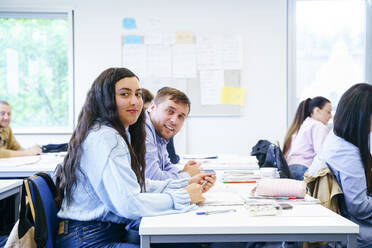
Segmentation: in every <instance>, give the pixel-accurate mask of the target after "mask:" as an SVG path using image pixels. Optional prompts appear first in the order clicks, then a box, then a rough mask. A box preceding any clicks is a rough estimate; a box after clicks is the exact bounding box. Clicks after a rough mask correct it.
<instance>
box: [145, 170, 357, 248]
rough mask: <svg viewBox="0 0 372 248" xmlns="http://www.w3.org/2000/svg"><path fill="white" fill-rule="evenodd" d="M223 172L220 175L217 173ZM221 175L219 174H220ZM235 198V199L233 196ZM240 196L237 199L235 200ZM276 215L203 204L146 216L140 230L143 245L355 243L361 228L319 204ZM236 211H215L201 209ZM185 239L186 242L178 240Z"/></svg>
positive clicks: (245, 189)
mask: <svg viewBox="0 0 372 248" xmlns="http://www.w3.org/2000/svg"><path fill="white" fill-rule="evenodd" d="M217 174H220V173H217ZM217 177H218V175H217ZM217 181H218V182H216V185H215V187H213V188H212V189H211V190H210V191H209V192H207V193H206V194H205V197H206V198H207V200H208V194H210V196H211V195H212V194H215V193H223V194H225V195H226V194H231V196H237V197H236V198H239V196H240V195H242V194H243V195H244V194H248V193H249V192H250V190H251V189H252V187H253V186H254V185H253V184H244V183H241V184H222V183H221V181H219V180H217ZM233 198H234V197H232V198H231V199H230V200H234V199H233ZM235 200H236V199H235ZM292 205H293V209H291V210H282V211H281V213H280V214H279V215H276V216H259V217H257V216H256V217H255V216H250V214H249V211H248V210H247V209H246V208H245V207H244V206H243V205H234V206H200V207H198V209H196V210H193V211H190V212H187V213H182V214H174V215H164V216H155V217H144V218H142V221H141V225H140V228H139V233H140V235H141V247H146V248H147V247H149V243H152V242H154V243H164V242H247V241H285V240H287V241H305V240H306V241H335V240H343V241H348V247H355V246H356V235H357V234H358V233H359V226H358V225H356V224H354V223H353V222H351V221H349V220H348V219H346V218H343V217H342V216H340V215H338V214H336V213H334V212H332V211H331V210H329V209H327V208H325V207H323V206H321V205H319V204H306V205H305V204H304V205H302V204H300V205H298V204H292ZM220 209H221V210H222V209H235V210H236V212H228V213H221V214H212V215H197V214H196V212H201V211H213V210H220ZM178 240H183V241H178Z"/></svg>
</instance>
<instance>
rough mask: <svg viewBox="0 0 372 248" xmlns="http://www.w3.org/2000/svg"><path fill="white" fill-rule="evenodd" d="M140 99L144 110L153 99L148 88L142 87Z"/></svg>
mask: <svg viewBox="0 0 372 248" xmlns="http://www.w3.org/2000/svg"><path fill="white" fill-rule="evenodd" d="M142 99H143V108H144V109H145V110H146V109H147V108H148V107H149V105H150V103H151V102H152V100H153V99H154V95H153V94H152V93H151V92H150V91H149V90H148V89H145V88H142Z"/></svg>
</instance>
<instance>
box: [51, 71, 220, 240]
mask: <svg viewBox="0 0 372 248" xmlns="http://www.w3.org/2000/svg"><path fill="white" fill-rule="evenodd" d="M144 122H145V115H144V111H143V101H142V92H141V88H140V87H139V82H138V78H137V76H136V75H135V74H134V73H132V72H131V71H129V70H128V69H125V68H110V69H107V70H105V71H104V72H102V73H101V74H100V75H99V76H98V78H97V79H96V80H95V81H94V83H93V85H92V87H91V89H90V90H89V92H88V95H87V99H86V101H85V104H84V106H83V109H82V111H81V113H80V114H79V120H78V124H77V127H76V129H75V130H74V132H73V134H72V137H71V140H70V142H69V146H68V152H67V155H66V157H65V159H64V161H63V163H62V166H60V167H59V168H58V170H57V174H56V186H57V202H60V203H62V205H61V209H60V211H59V212H58V217H60V218H61V221H62V222H63V225H64V229H63V231H61V232H60V233H59V235H58V236H57V242H56V243H57V247H78V246H79V247H114V246H115V247H139V246H138V245H134V244H128V242H127V240H126V237H125V234H126V229H125V226H127V225H128V224H130V223H132V222H133V220H137V221H135V222H137V223H138V224H139V220H140V219H139V218H140V217H142V216H154V215H162V214H171V213H181V212H186V211H189V210H191V209H193V208H194V205H192V204H193V203H198V202H201V201H203V200H204V198H203V196H202V193H203V192H205V191H207V190H208V189H209V188H210V187H212V186H213V184H214V182H215V177H212V176H211V174H203V175H201V174H200V175H198V176H196V177H193V178H191V179H189V178H187V179H182V180H165V181H151V180H148V179H147V180H145V174H144V173H145V167H146V164H145V135H146V133H145V130H144V125H145V123H144ZM205 181H207V184H206V187H204V186H203V187H202V186H201V184H203V182H205ZM60 226H61V225H60ZM137 226H138V225H137ZM137 236H138V233H137ZM155 247H156V246H155ZM161 247H167V245H161ZM169 247H176V246H172V245H171V244H170V245H169Z"/></svg>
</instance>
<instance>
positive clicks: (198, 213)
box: [196, 209, 236, 215]
mask: <svg viewBox="0 0 372 248" xmlns="http://www.w3.org/2000/svg"><path fill="white" fill-rule="evenodd" d="M229 212H236V209H223V210H214V211H205V212H196V214H197V215H210V214H222V213H229Z"/></svg>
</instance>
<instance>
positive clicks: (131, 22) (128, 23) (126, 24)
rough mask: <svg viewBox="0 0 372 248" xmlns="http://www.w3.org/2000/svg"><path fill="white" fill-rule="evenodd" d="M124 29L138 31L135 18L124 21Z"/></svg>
mask: <svg viewBox="0 0 372 248" xmlns="http://www.w3.org/2000/svg"><path fill="white" fill-rule="evenodd" d="M123 28H125V29H136V28H137V25H136V20H134V18H130V17H126V18H124V19H123Z"/></svg>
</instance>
